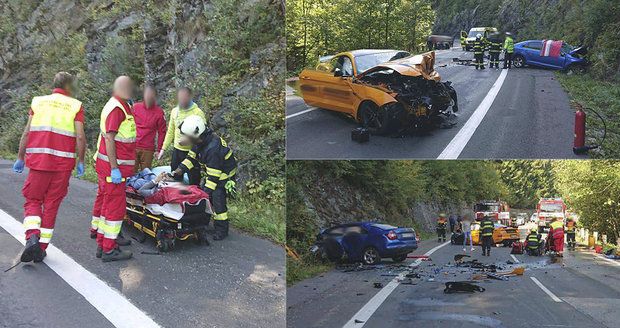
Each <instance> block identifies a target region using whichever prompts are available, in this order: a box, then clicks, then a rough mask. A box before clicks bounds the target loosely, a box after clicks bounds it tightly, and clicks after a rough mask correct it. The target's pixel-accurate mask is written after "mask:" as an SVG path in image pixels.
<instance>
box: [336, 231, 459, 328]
mask: <svg viewBox="0 0 620 328" xmlns="http://www.w3.org/2000/svg"><path fill="white" fill-rule="evenodd" d="M448 244H450V242H449V241H447V242H445V243H443V244H441V245H437V246H435V247H433V248H432V249H431V250H429V251H428V252H426V253H424V255H426V256H429V255H431V254H433V253H434V252H435V251H436V250H438V249H440V248H442V247H444V246H446V245H448ZM420 263H422V260H421V259H417V260H415V261H414V262H413V263H411V264H410V265H409V267H410V268H415V267H417V266H418V265H420ZM407 272H408V271H404V272H401V273H400V274H399V275H398V276H397V277H396V278H394V279H392V281H390V282H389V283H388V284H387V285H385V287H383V288H382V289H381V290H380V291H379V292H378V293H377V294H375V296H373V297H372V298H371V299H370V301H368V303H366V304H365V305H364V306H363V307H362V308H361V309H360V310H359V311H357V313H356V314H355V315H354V316H353V317H352V318H351V319H350V320H349V321H348V322H347V323H346V324H345V325H344V326H342V328H352V327H355V328H360V327H364V325H365V324H366V321H368V319H370V317H371V316H372V315H373V313H375V311H376V310H377V309H378V308H379V306H381V304H383V302H385V300H386V299H387V298H388V296H390V294H391V293H392V292H393V291H394V289H396V287H398V285H399V284H400V282H401V280H403V278H405V275H406V274H407ZM356 321H357V322H356Z"/></svg>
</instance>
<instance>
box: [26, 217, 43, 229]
mask: <svg viewBox="0 0 620 328" xmlns="http://www.w3.org/2000/svg"><path fill="white" fill-rule="evenodd" d="M23 225H24V229H26V230H30V229H39V228H40V227H41V217H40V216H27V217H25V218H24V223H23Z"/></svg>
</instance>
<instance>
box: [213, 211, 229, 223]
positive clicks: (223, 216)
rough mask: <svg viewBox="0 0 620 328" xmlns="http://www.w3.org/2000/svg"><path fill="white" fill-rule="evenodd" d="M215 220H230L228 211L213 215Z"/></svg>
mask: <svg viewBox="0 0 620 328" xmlns="http://www.w3.org/2000/svg"><path fill="white" fill-rule="evenodd" d="M213 220H218V221H224V220H228V212H224V213H216V214H215V215H214V216H213Z"/></svg>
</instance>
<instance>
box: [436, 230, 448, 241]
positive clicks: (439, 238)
mask: <svg viewBox="0 0 620 328" xmlns="http://www.w3.org/2000/svg"><path fill="white" fill-rule="evenodd" d="M437 241H446V228H437Z"/></svg>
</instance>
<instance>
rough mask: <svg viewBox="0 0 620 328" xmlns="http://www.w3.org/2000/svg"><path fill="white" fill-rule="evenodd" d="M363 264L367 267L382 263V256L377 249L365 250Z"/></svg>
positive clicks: (368, 248)
mask: <svg viewBox="0 0 620 328" xmlns="http://www.w3.org/2000/svg"><path fill="white" fill-rule="evenodd" d="M362 263H364V264H366V265H375V264H379V263H381V256H380V255H379V251H377V249H376V248H374V247H372V246H370V247H366V248H365V249H364V252H363V253H362Z"/></svg>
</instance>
